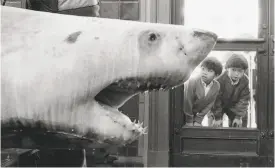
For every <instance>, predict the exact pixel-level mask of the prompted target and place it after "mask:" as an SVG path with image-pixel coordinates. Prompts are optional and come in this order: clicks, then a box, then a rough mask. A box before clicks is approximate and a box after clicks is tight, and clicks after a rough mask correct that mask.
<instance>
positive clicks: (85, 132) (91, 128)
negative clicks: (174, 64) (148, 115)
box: [2, 74, 186, 148]
mask: <svg viewBox="0 0 275 168" xmlns="http://www.w3.org/2000/svg"><path fill="white" fill-rule="evenodd" d="M165 76H166V75H165ZM184 76H185V77H186V75H183V74H178V75H175V74H173V75H167V76H166V77H160V76H158V77H157V76H155V77H147V78H142V77H131V78H125V79H119V80H116V81H115V82H113V83H111V84H110V85H108V86H107V87H106V88H103V89H102V90H101V91H100V92H99V93H98V94H97V95H96V96H95V97H94V98H90V97H87V98H84V99H87V101H81V102H79V103H76V104H75V105H74V106H73V107H72V108H69V109H67V110H63V111H59V112H57V111H55V110H50V112H44V113H40V117H38V118H33V115H30V116H29V117H24V116H20V117H16V118H10V119H9V120H5V121H4V122H3V121H2V132H3V131H5V130H7V131H10V130H11V131H12V132H13V131H15V132H13V133H18V132H19V133H20V131H23V132H27V134H35V133H34V132H36V133H38V132H39V134H43V133H44V134H50V135H51V137H53V135H56V137H60V136H63V137H65V139H66V137H67V138H68V139H69V137H73V138H74V139H79V140H87V141H92V142H99V143H102V144H109V145H118V146H121V145H126V144H129V143H131V142H133V141H135V140H137V139H138V138H139V137H140V136H142V135H143V134H146V133H147V127H143V124H142V123H141V122H139V121H131V119H130V118H129V117H128V116H127V115H125V114H123V112H120V111H119V110H118V109H119V107H121V106H122V105H123V104H124V103H125V102H126V101H128V100H129V99H130V98H131V97H133V96H134V95H137V94H139V93H142V92H146V91H152V90H156V91H157V90H168V89H170V88H172V87H175V86H177V85H180V84H182V83H183V81H184V80H185V79H184ZM45 113H46V115H45ZM58 113H59V114H58ZM3 128H4V130H3ZM46 137H47V136H46ZM57 140H60V138H59V139H58V138H57ZM33 141H35V140H33ZM67 141H68V140H67ZM69 141H70V140H69ZM81 142H84V141H81ZM81 142H80V143H81ZM34 143H36V142H34ZM59 145H60V144H59ZM37 146H43V144H42V145H39V144H36V146H26V148H36V147H37ZM45 146H50V147H52V146H51V144H48V145H45Z"/></svg>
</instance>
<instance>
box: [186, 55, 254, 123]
mask: <svg viewBox="0 0 275 168" xmlns="http://www.w3.org/2000/svg"><path fill="white" fill-rule="evenodd" d="M232 53H239V54H243V55H244V56H245V57H246V59H247V61H248V67H249V68H248V70H247V72H246V74H247V76H248V79H249V89H250V97H251V99H250V101H249V106H248V111H247V113H248V115H247V121H245V122H247V124H246V125H247V126H246V127H247V128H257V124H256V110H255V105H256V102H255V99H254V97H255V93H256V82H257V78H256V72H257V69H256V52H246V51H212V52H210V53H209V55H208V57H215V58H217V59H218V60H219V61H221V63H222V65H223V66H225V63H226V61H227V59H228V58H229V57H230V55H231V54H232ZM223 71H225V69H223ZM199 74H200V66H198V67H197V68H196V69H195V70H194V71H193V73H192V74H191V77H190V78H195V77H198V76H199ZM208 121H209V120H208V117H207V116H205V117H204V119H203V121H202V126H209V123H208ZM223 121H224V122H223V127H228V117H227V115H224V116H223Z"/></svg>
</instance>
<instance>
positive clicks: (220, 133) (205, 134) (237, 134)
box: [180, 127, 260, 140]
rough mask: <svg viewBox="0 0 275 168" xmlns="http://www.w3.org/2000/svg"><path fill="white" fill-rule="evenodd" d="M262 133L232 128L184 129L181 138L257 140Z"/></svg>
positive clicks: (256, 130) (255, 130) (254, 130)
mask: <svg viewBox="0 0 275 168" xmlns="http://www.w3.org/2000/svg"><path fill="white" fill-rule="evenodd" d="M259 133H260V131H259V130H258V129H249V128H244V129H232V128H211V127H203V128H194V127H193V128H192V127H184V128H182V130H181V131H180V136H181V137H184V138H196V139H204V138H208V139H249V140H253V139H254V140H257V139H258V137H259Z"/></svg>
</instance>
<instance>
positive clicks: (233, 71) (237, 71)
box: [228, 67, 244, 82]
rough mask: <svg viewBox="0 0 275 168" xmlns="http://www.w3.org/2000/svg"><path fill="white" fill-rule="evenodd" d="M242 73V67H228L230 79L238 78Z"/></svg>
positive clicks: (235, 79)
mask: <svg viewBox="0 0 275 168" xmlns="http://www.w3.org/2000/svg"><path fill="white" fill-rule="evenodd" d="M243 75H244V69H242V68H234V67H232V68H228V76H229V77H230V78H231V79H232V81H234V82H235V81H237V80H239V79H240V78H241V77H242V76H243Z"/></svg>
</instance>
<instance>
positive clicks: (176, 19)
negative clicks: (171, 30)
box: [171, 0, 184, 25]
mask: <svg viewBox="0 0 275 168" xmlns="http://www.w3.org/2000/svg"><path fill="white" fill-rule="evenodd" d="M171 8H172V9H171V24H176V25H183V24H184V17H183V12H182V11H183V8H184V0H171Z"/></svg>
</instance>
